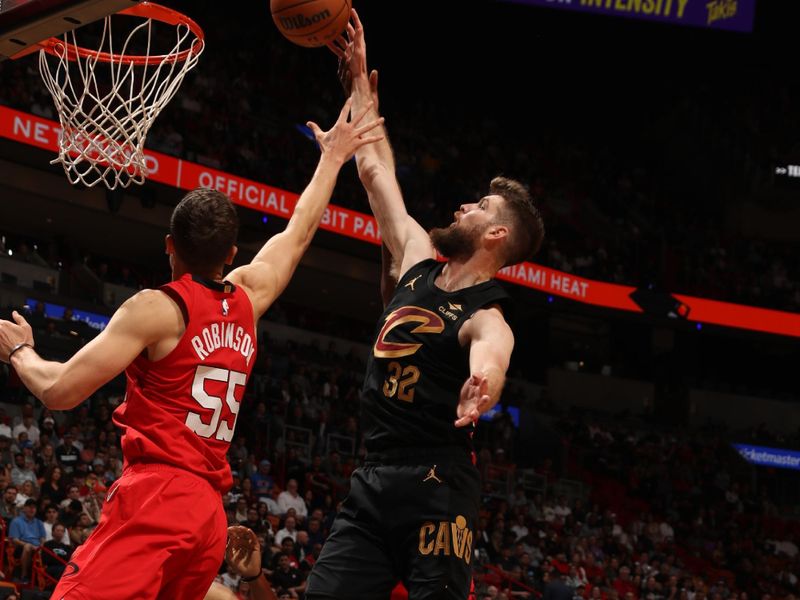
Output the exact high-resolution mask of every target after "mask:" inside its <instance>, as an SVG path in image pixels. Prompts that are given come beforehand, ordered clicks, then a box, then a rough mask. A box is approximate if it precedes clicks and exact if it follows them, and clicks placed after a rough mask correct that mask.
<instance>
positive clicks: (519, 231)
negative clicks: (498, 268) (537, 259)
mask: <svg viewBox="0 0 800 600" xmlns="http://www.w3.org/2000/svg"><path fill="white" fill-rule="evenodd" d="M489 193H490V194H491V195H497V196H502V197H503V199H504V200H505V203H504V204H503V206H502V207H501V209H500V220H501V221H502V222H503V223H506V224H508V225H510V232H509V239H508V243H507V245H506V250H505V256H504V261H503V266H504V267H508V266H510V265H516V264H517V263H521V262H523V261H526V260H529V259H531V258H533V256H534V255H535V254H536V253H537V252H538V251H539V248H541V246H542V240H544V221H542V215H541V214H540V213H539V209H537V208H536V207H535V206H534V205H533V200H531V194H530V191H529V190H528V188H527V187H526V186H525V185H523V184H522V183H520V182H519V181H516V180H514V179H508V178H507V177H495V178H494V179H492V181H491V183H490V184H489Z"/></svg>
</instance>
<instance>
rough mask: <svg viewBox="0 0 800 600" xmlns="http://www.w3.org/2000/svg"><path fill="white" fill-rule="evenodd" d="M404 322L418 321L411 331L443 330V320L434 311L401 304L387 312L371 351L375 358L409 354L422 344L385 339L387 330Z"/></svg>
mask: <svg viewBox="0 0 800 600" xmlns="http://www.w3.org/2000/svg"><path fill="white" fill-rule="evenodd" d="M404 323H420V325H418V326H417V327H415V328H414V329H412V330H411V333H442V331H444V320H443V319H442V318H441V317H440V316H439V315H437V314H436V313H435V312H433V311H430V310H428V309H427V308H420V307H419V306H401V307H400V308H398V309H397V310H394V311H392V312H391V313H389V316H387V317H386V321H385V322H384V324H383V327H382V328H381V331H380V333H379V334H378V338H377V339H376V340H375V346H374V347H373V349H372V353H373V354H374V355H375V356H376V357H377V358H400V357H401V356H411V355H412V354H414V353H415V352H416V351H417V350H419V349H420V348H421V347H422V344H410V343H405V342H389V341H386V337H387V336H388V335H389V332H391V331H392V330H393V329H394V328H395V327H399V326H400V325H403V324H404Z"/></svg>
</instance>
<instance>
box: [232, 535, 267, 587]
mask: <svg viewBox="0 0 800 600" xmlns="http://www.w3.org/2000/svg"><path fill="white" fill-rule="evenodd" d="M225 562H226V563H228V567H230V568H231V570H233V571H235V572H236V573H238V574H239V575H241V576H242V577H244V578H247V579H249V578H252V577H255V576H256V575H258V574H259V573H260V572H261V546H260V545H259V543H258V538H257V537H256V534H255V533H253V531H252V530H251V529H249V528H247V527H242V526H241V525H234V526H232V527H228V544H227V546H226V547H225Z"/></svg>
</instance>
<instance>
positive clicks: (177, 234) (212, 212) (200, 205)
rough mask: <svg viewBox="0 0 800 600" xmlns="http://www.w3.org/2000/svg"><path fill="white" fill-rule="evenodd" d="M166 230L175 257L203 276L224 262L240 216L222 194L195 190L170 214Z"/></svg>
mask: <svg viewBox="0 0 800 600" xmlns="http://www.w3.org/2000/svg"><path fill="white" fill-rule="evenodd" d="M169 228H170V233H171V234H172V239H173V241H174V243H175V251H176V252H177V253H178V256H180V258H181V260H182V261H183V262H184V263H186V265H187V266H188V267H189V269H190V270H191V271H197V272H198V274H201V275H202V274H206V272H207V271H209V270H211V269H213V268H215V267H217V266H219V265H221V264H222V263H224V262H225V258H226V257H227V256H228V252H230V250H231V247H232V246H233V245H234V244H235V243H236V237H237V236H238V234H239V215H238V214H237V213H236V208H235V207H234V206H233V202H231V201H230V199H229V198H228V197H227V196H226V195H225V194H223V193H222V192H218V191H216V190H211V189H207V188H197V189H196V190H192V191H191V192H189V193H188V194H186V195H185V196H184V197H183V199H182V200H181V201H180V202H179V203H178V206H176V207H175V210H174V211H172V219H171V220H170V224H169Z"/></svg>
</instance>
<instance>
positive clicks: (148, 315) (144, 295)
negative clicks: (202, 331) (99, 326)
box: [114, 289, 182, 326]
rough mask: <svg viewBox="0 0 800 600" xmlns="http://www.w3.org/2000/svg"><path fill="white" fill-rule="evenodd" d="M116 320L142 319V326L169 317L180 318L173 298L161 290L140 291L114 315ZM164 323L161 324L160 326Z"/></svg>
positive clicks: (178, 309) (179, 308)
mask: <svg viewBox="0 0 800 600" xmlns="http://www.w3.org/2000/svg"><path fill="white" fill-rule="evenodd" d="M114 316H115V317H118V318H126V319H136V320H138V319H143V322H142V324H147V323H149V322H151V321H155V322H159V321H163V320H164V319H169V318H170V317H176V318H182V312H181V307H180V306H178V303H177V302H176V300H175V298H173V297H172V296H171V295H170V294H168V293H166V292H165V291H163V290H149V289H148V290H142V291H140V292H137V293H136V294H134V295H133V296H131V297H130V298H128V299H127V300H126V301H125V302H124V303H123V304H122V306H120V307H119V309H118V310H117V312H116V313H115V314H114ZM163 325H164V323H163V322H162V326H163Z"/></svg>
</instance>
